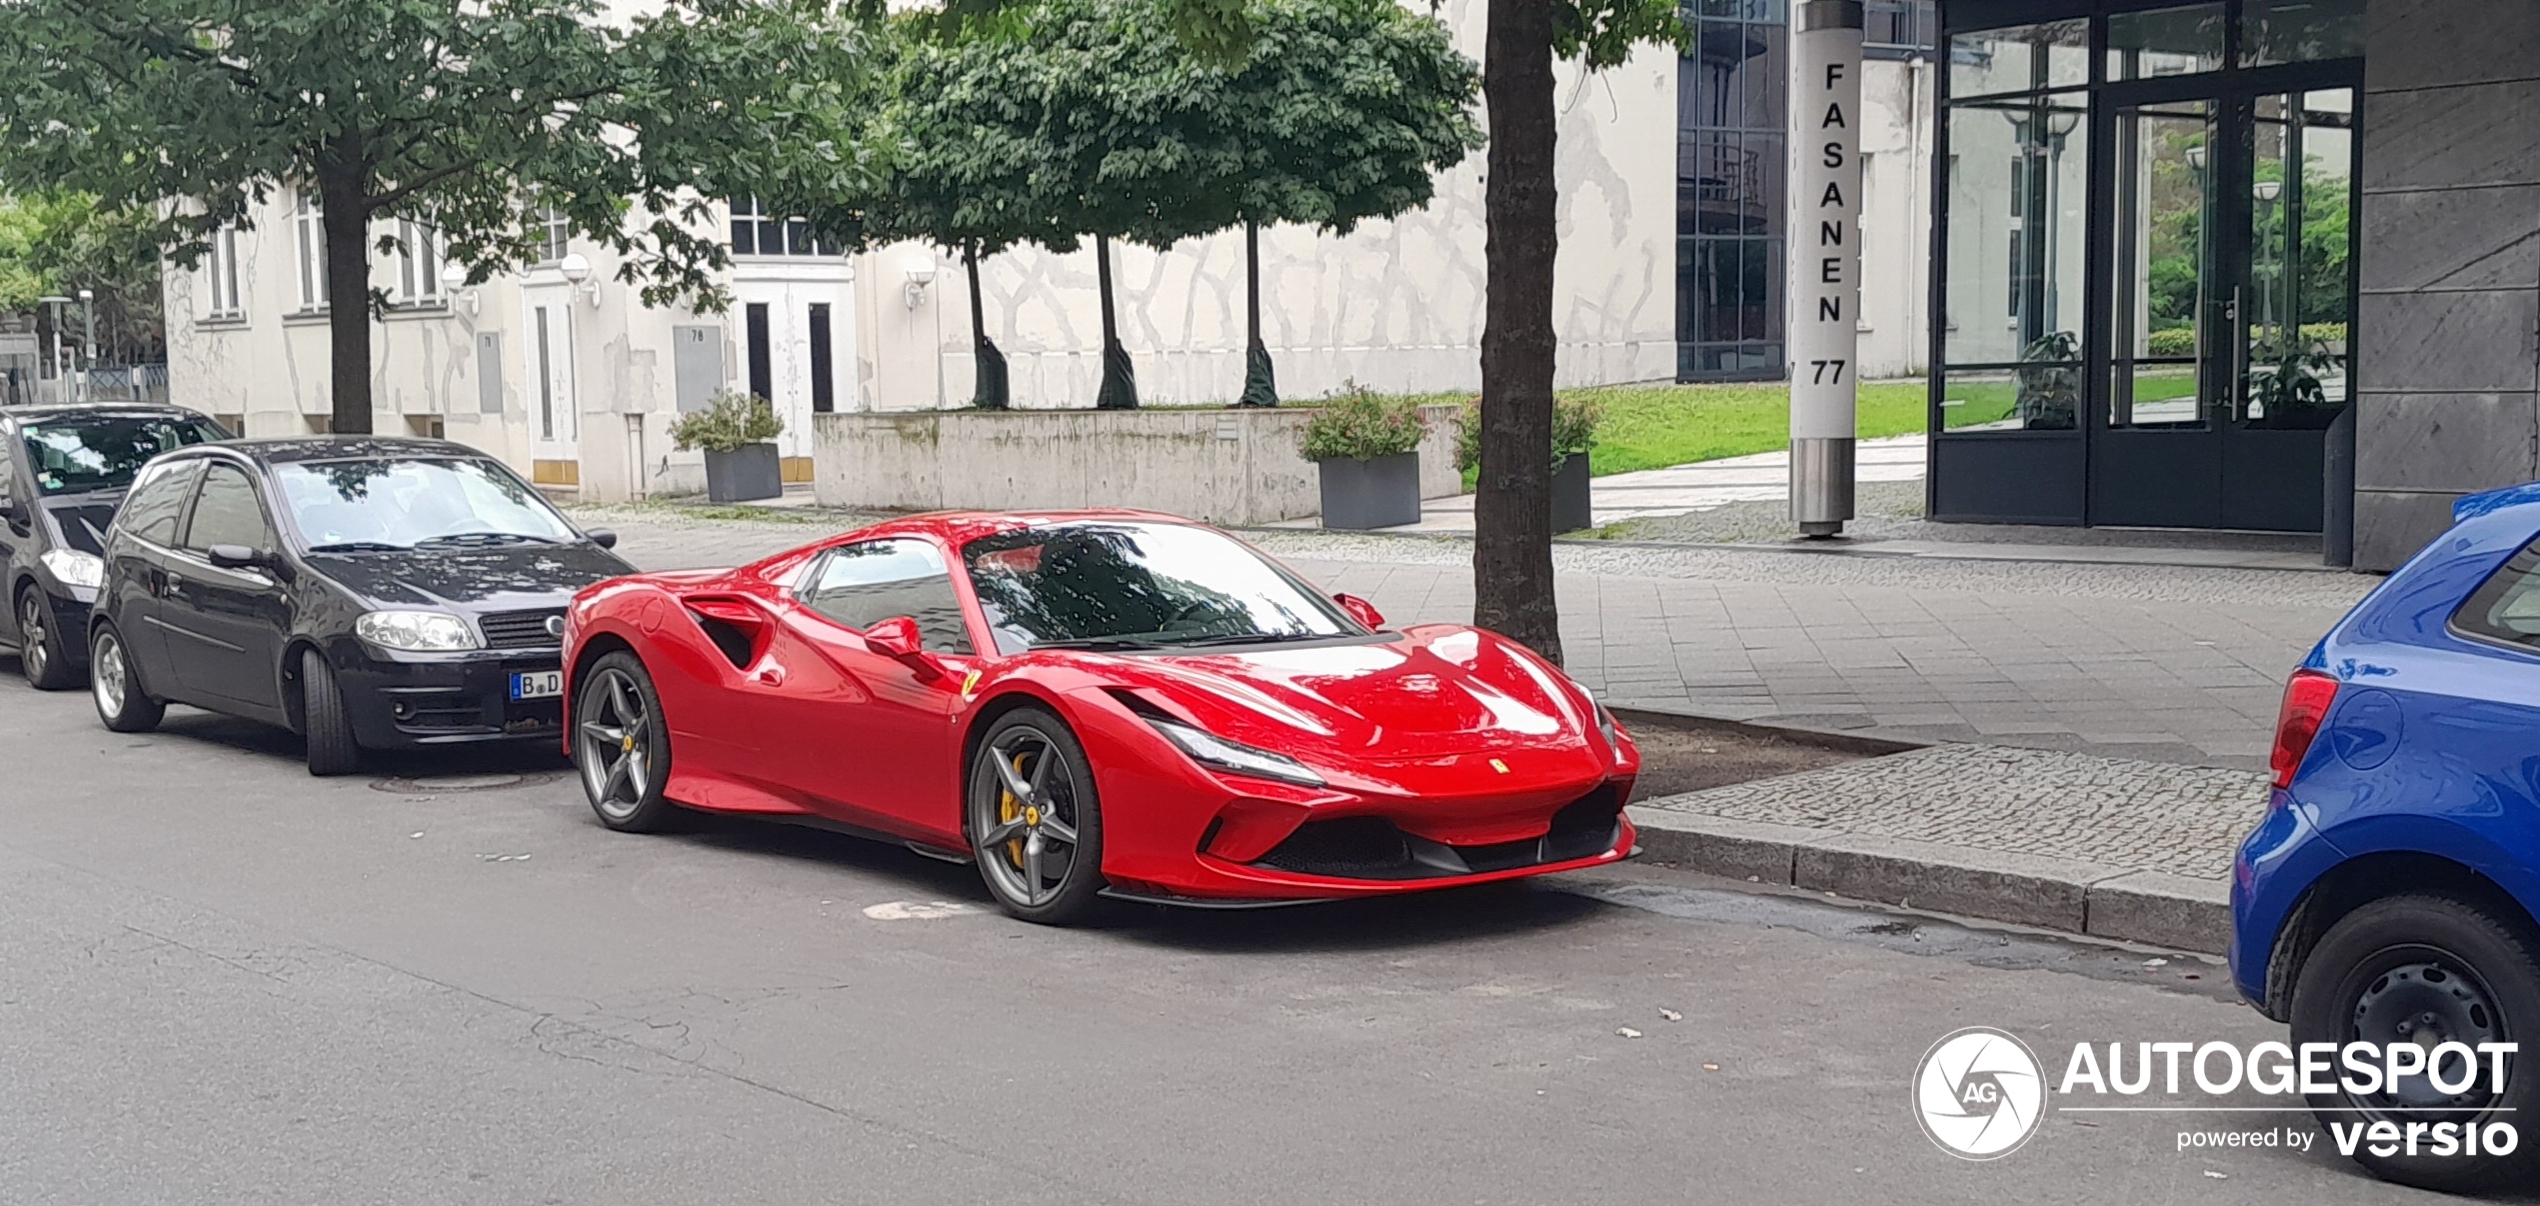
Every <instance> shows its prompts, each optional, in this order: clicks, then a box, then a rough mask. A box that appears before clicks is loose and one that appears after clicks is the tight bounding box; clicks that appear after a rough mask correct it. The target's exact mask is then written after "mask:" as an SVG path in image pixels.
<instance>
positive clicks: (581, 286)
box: [556, 251, 600, 310]
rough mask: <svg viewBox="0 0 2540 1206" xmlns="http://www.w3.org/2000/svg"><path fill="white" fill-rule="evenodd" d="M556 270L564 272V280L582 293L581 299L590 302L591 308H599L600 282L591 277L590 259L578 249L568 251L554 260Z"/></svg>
mask: <svg viewBox="0 0 2540 1206" xmlns="http://www.w3.org/2000/svg"><path fill="white" fill-rule="evenodd" d="M556 271H558V272H561V273H563V274H564V279H565V280H566V282H568V283H570V284H571V285H572V286H573V288H574V291H575V292H577V293H580V294H581V295H582V300H584V301H587V302H589V303H591V308H592V309H595V310H596V309H598V308H599V306H600V282H598V281H596V280H594V279H592V277H591V261H590V260H589V259H588V258H587V257H585V256H584V255H583V254H582V253H581V252H579V251H575V252H570V253H568V254H566V256H565V257H564V258H563V259H561V260H557V261H556Z"/></svg>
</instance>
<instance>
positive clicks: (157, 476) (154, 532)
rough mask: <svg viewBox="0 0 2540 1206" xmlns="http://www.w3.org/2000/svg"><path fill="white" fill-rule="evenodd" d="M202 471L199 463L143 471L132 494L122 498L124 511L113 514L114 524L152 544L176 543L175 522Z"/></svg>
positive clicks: (184, 462) (187, 462)
mask: <svg viewBox="0 0 2540 1206" xmlns="http://www.w3.org/2000/svg"><path fill="white" fill-rule="evenodd" d="M202 468H203V463H202V462H201V461H198V460H183V461H178V462H175V463H174V464H170V463H167V462H161V463H159V464H156V465H152V466H150V467H149V468H147V469H144V470H142V472H141V477H140V480H138V481H136V482H134V483H133V487H132V493H130V494H127V495H125V496H124V503H123V510H121V511H119V512H117V513H116V514H115V525H116V526H117V527H120V528H122V529H123V530H125V531H127V532H130V533H132V534H133V535H135V536H138V537H140V538H142V539H143V540H147V541H149V542H151V543H152V544H162V545H168V544H175V543H176V521H177V518H178V517H179V516H180V515H182V514H184V512H185V495H186V492H187V491H188V490H190V489H192V488H193V485H194V478H195V475H196V474H198V473H200V472H202Z"/></svg>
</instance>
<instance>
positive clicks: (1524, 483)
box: [1473, 0, 1561, 664]
mask: <svg viewBox="0 0 2540 1206" xmlns="http://www.w3.org/2000/svg"><path fill="white" fill-rule="evenodd" d="M1489 22H1490V28H1489V31H1488V33H1487V34H1486V36H1485V40H1484V43H1483V51H1482V95H1483V98H1484V100H1485V102H1486V103H1487V104H1488V106H1489V110H1488V114H1489V121H1490V167H1489V171H1490V181H1489V184H1488V186H1487V190H1486V193H1485V196H1484V202H1483V205H1484V212H1485V214H1486V216H1487V227H1488V239H1487V241H1486V242H1485V244H1484V250H1483V255H1484V258H1485V260H1486V261H1487V264H1488V266H1487V272H1488V279H1489V293H1488V297H1487V299H1486V301H1485V303H1484V309H1483V322H1482V439H1481V444H1482V448H1481V452H1482V464H1481V472H1480V475H1479V489H1478V492H1477V494H1476V497H1475V498H1474V500H1473V529H1474V531H1473V623H1474V624H1475V625H1477V626H1479V627H1482V628H1487V629H1490V630H1492V631H1494V632H1498V633H1502V634H1504V635H1506V636H1509V637H1511V638H1513V639H1515V640H1517V641H1520V642H1523V643H1524V644H1526V645H1527V646H1529V647H1530V648H1532V649H1534V650H1535V651H1536V652H1538V653H1541V654H1543V655H1544V656H1545V657H1547V658H1550V659H1552V661H1553V662H1554V663H1556V664H1557V663H1559V662H1560V661H1561V612H1560V608H1559V606H1558V604H1557V603H1556V602H1555V600H1554V598H1553V590H1552V354H1553V333H1552V260H1553V253H1554V251H1555V249H1556V247H1557V246H1558V243H1559V239H1558V236H1557V235H1556V234H1555V233H1554V230H1553V221H1554V217H1555V213H1554V204H1553V202H1554V199H1555V196H1556V184H1555V181H1554V179H1553V139H1554V135H1555V133H1556V127H1555V116H1554V112H1553V105H1552V32H1553V30H1552V5H1551V0H1490V14H1489Z"/></svg>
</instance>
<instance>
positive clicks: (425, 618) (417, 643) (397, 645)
mask: <svg viewBox="0 0 2540 1206" xmlns="http://www.w3.org/2000/svg"><path fill="white" fill-rule="evenodd" d="M353 634H354V635H355V636H358V637H360V638H362V639H363V640H365V641H368V642H370V643H371V644H373V645H377V646H379V647H380V648H382V649H397V650H402V651H404V652H407V653H457V652H463V651H465V650H469V649H477V648H481V647H482V644H481V642H479V641H478V640H477V639H476V630H475V629H474V628H471V627H469V626H468V622H467V621H465V620H462V619H460V618H458V617H457V616H454V615H451V614H449V613H448V612H440V611H366V612H363V613H362V614H361V616H360V618H358V619H356V620H354V621H353Z"/></svg>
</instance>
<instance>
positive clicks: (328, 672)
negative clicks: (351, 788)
mask: <svg viewBox="0 0 2540 1206" xmlns="http://www.w3.org/2000/svg"><path fill="white" fill-rule="evenodd" d="M300 715H301V722H302V725H303V726H304V727H305V728H307V730H308V738H309V773H310V774H312V775H349V774H352V773H353V772H354V771H357V770H360V769H361V768H362V747H361V746H360V745H359V744H357V743H355V742H354V740H353V718H352V716H351V714H350V713H348V712H346V711H345V710H344V689H343V688H342V687H341V686H338V685H337V684H336V682H335V671H334V670H332V669H330V668H328V666H327V664H326V659H325V658H324V657H322V656H320V655H319V653H318V651H317V650H315V649H304V650H302V651H301V652H300Z"/></svg>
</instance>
